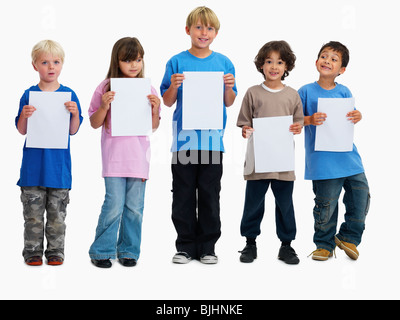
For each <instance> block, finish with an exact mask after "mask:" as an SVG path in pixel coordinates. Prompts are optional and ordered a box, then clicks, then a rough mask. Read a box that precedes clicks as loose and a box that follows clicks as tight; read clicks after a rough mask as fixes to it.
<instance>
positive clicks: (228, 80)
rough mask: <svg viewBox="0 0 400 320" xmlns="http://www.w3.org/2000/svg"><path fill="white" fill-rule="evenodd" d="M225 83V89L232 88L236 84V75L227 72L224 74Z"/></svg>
mask: <svg viewBox="0 0 400 320" xmlns="http://www.w3.org/2000/svg"><path fill="white" fill-rule="evenodd" d="M224 84H225V89H232V88H233V87H234V85H235V77H234V76H233V74H230V73H228V74H225V75H224Z"/></svg>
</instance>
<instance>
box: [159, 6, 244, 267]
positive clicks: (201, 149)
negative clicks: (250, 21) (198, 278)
mask: <svg viewBox="0 0 400 320" xmlns="http://www.w3.org/2000/svg"><path fill="white" fill-rule="evenodd" d="M219 28H220V23H219V20H218V18H217V16H216V14H215V13H214V12H213V11H212V10H211V9H209V8H207V7H198V8H196V9H194V10H193V11H192V12H191V13H190V14H189V16H188V17H187V20H186V28H185V30H186V34H187V35H189V36H190V39H191V48H190V49H189V50H186V51H183V52H181V53H179V54H177V55H175V56H173V57H172V58H171V59H170V60H169V61H168V62H167V65H166V70H165V74H164V78H163V80H162V83H161V87H160V91H161V95H162V96H163V101H164V104H165V105H166V106H168V107H171V106H172V105H174V104H175V102H176V108H175V111H174V115H173V127H174V130H173V144H172V149H171V151H172V153H173V160H172V166H171V167H172V177H173V185H172V191H173V203H172V220H173V223H174V226H175V229H176V231H177V240H176V248H177V253H176V254H175V255H174V257H173V262H174V263H187V262H189V261H191V260H192V259H199V260H200V261H201V262H202V263H208V264H215V263H217V262H218V258H217V256H216V254H215V244H216V242H217V240H218V239H219V237H220V235H221V221H220V206H219V193H220V190H221V177H222V155H223V152H224V151H225V150H224V145H223V136H224V129H225V125H226V117H227V116H226V107H229V106H231V105H232V104H233V103H234V101H235V98H236V94H237V90H236V85H235V68H234V66H233V64H232V62H231V61H230V60H229V59H228V58H227V57H226V56H224V55H222V54H220V53H217V52H215V51H212V50H211V49H210V45H211V44H212V43H213V41H214V40H215V38H216V37H217V35H218V31H219ZM185 71H222V72H223V73H224V99H223V100H224V101H223V104H224V106H223V108H224V113H223V114H224V120H223V128H224V129H223V130H209V132H207V133H208V134H204V131H203V134H202V131H201V130H182V83H183V81H184V75H183V72H185ZM204 94H207V92H204ZM196 208H197V210H196Z"/></svg>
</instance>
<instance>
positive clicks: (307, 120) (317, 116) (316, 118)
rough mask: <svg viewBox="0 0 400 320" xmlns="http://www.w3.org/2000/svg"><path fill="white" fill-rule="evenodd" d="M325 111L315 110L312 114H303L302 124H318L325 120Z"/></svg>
mask: <svg viewBox="0 0 400 320" xmlns="http://www.w3.org/2000/svg"><path fill="white" fill-rule="evenodd" d="M326 117H327V115H326V113H323V112H316V113H314V114H313V115H312V116H305V117H304V126H309V125H313V126H320V125H321V124H323V123H324V121H325V120H326Z"/></svg>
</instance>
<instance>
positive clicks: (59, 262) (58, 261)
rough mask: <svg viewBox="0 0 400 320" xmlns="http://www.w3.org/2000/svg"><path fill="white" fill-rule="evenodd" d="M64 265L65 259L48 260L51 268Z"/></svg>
mask: <svg viewBox="0 0 400 320" xmlns="http://www.w3.org/2000/svg"><path fill="white" fill-rule="evenodd" d="M63 263H64V259H63V258H61V257H58V256H50V257H48V258H47V264H48V265H49V266H60V265H62V264H63Z"/></svg>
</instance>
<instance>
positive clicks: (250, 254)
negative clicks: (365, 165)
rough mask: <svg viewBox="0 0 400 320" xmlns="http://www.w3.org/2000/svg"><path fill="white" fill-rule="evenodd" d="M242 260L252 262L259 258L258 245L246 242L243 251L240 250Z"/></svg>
mask: <svg viewBox="0 0 400 320" xmlns="http://www.w3.org/2000/svg"><path fill="white" fill-rule="evenodd" d="M239 253H241V255H240V258H239V259H240V261H241V262H244V263H251V262H253V261H254V259H257V246H256V245H255V244H246V246H245V247H244V249H243V250H242V251H239Z"/></svg>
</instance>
